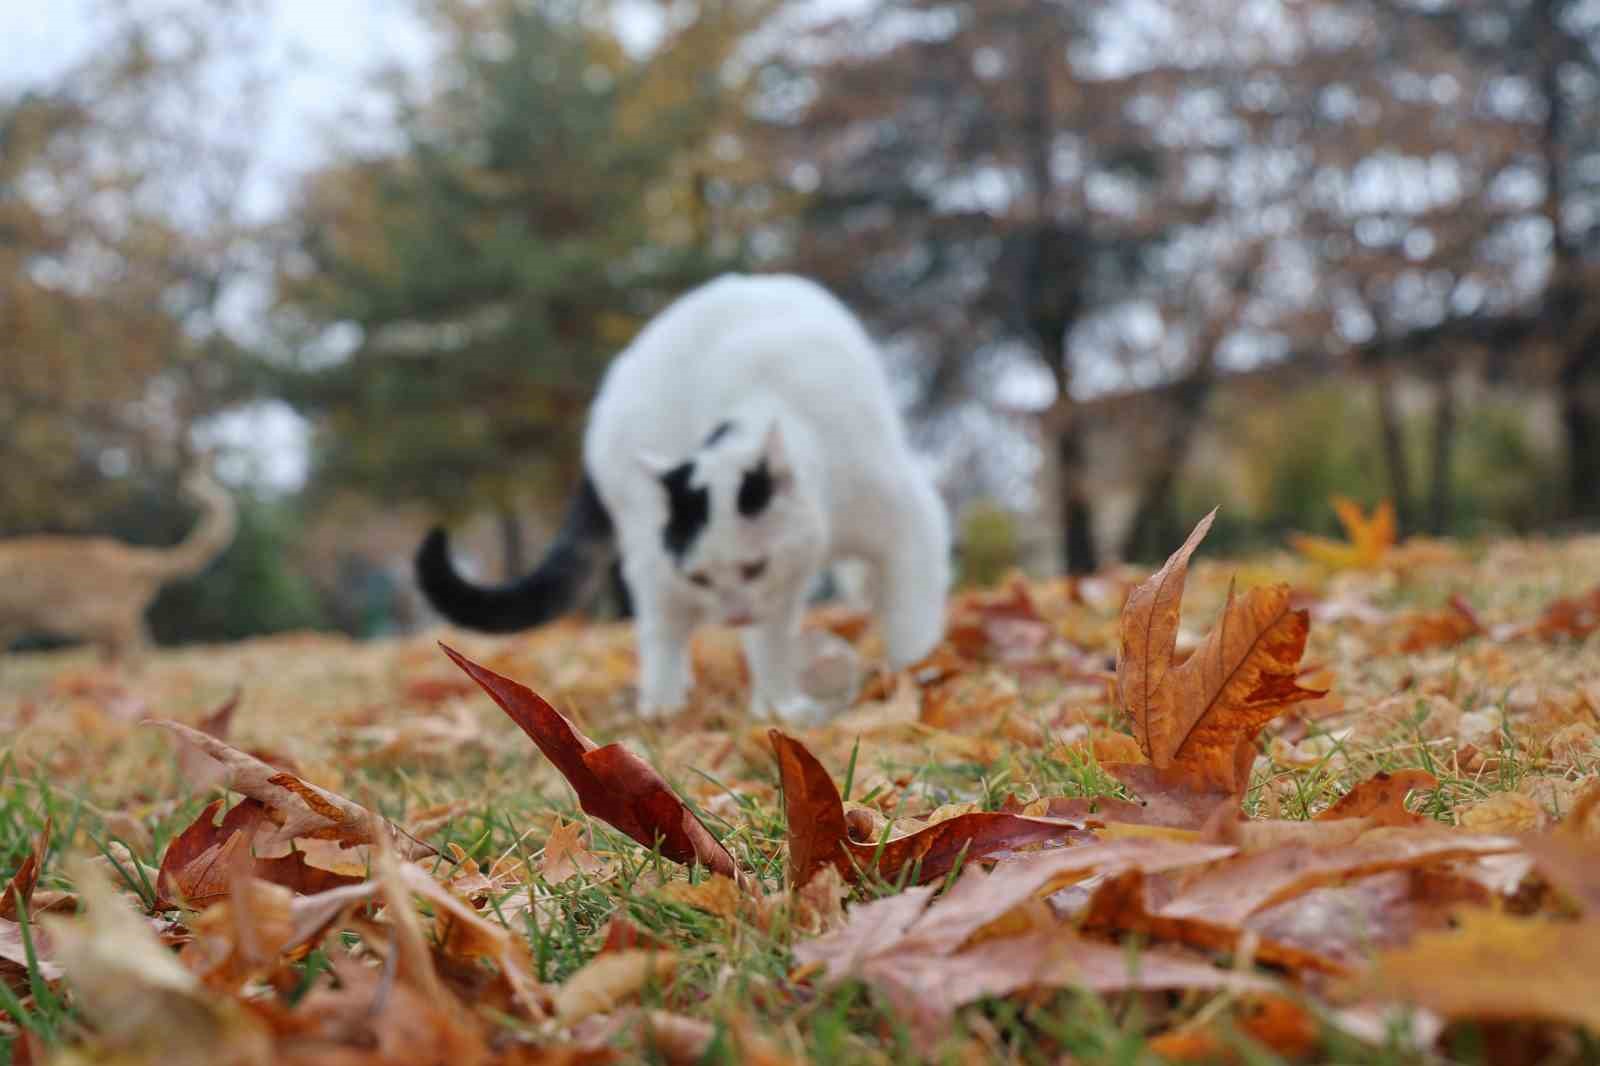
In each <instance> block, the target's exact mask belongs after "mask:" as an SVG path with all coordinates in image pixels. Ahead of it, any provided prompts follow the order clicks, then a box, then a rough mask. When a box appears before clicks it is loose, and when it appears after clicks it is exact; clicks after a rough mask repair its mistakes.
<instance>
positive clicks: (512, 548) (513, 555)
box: [495, 507, 524, 581]
mask: <svg viewBox="0 0 1600 1066" xmlns="http://www.w3.org/2000/svg"><path fill="white" fill-rule="evenodd" d="M495 520H496V522H497V523H498V524H499V527H500V558H501V559H502V560H504V567H505V576H506V580H507V581H515V580H516V579H517V578H519V577H521V576H522V571H523V568H524V559H523V556H522V519H521V518H520V517H519V516H518V515H517V512H516V511H513V510H512V509H511V508H509V507H502V508H501V509H500V510H499V512H497V513H496V515H495Z"/></svg>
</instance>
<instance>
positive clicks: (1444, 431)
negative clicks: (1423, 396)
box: [1428, 370, 1456, 536]
mask: <svg viewBox="0 0 1600 1066" xmlns="http://www.w3.org/2000/svg"><path fill="white" fill-rule="evenodd" d="M1455 448H1456V388H1455V381H1454V379H1453V378H1452V377H1451V375H1450V373H1449V371H1448V370H1446V371H1444V372H1443V374H1442V375H1441V376H1440V378H1439V381H1438V384H1437V385H1436V386H1435V400H1434V409H1433V463H1432V465H1433V484H1432V485H1431V486H1430V491H1429V495H1428V532H1430V533H1432V534H1433V535H1434V536H1443V535H1444V534H1445V533H1446V532H1447V531H1448V530H1449V528H1450V521H1451V519H1452V518H1453V517H1454V514H1453V512H1454V510H1455V493H1454V486H1453V485H1452V483H1451V475H1452V473H1453V472H1454V469H1455Z"/></svg>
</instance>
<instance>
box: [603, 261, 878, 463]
mask: <svg viewBox="0 0 1600 1066" xmlns="http://www.w3.org/2000/svg"><path fill="white" fill-rule="evenodd" d="M755 388H772V389H777V390H780V391H789V392H794V393H802V392H809V391H812V390H813V389H814V388H824V389H827V390H830V391H832V392H834V393H835V394H838V393H841V392H842V393H845V394H850V393H855V394H856V395H861V394H862V393H869V394H872V395H874V396H876V395H877V394H878V393H880V392H883V391H884V385H883V371H882V368H881V366H879V365H878V361H877V356H876V352H875V349H874V348H873V346H872V343H871V341H870V339H869V338H868V336H867V333H866V330H865V329H864V328H863V327H862V326H861V323H860V321H859V320H858V319H857V318H856V317H855V315H853V314H852V313H851V312H850V311H849V309H848V308H846V307H845V306H844V304H842V303H841V302H840V301H839V300H838V299H837V298H835V297H834V296H833V295H832V294H831V293H830V292H828V290H827V289H825V288H823V287H822V286H821V285H819V284H817V283H816V282H814V281H811V280H809V279H807V278H803V277H799V276H797V275H793V274H726V275H723V276H722V277H720V278H717V279H716V280H714V281H710V282H707V283H706V284H704V285H702V286H700V287H699V288H697V289H694V290H691V291H690V292H688V293H686V294H684V295H683V296H681V297H679V298H678V299H677V300H676V301H674V302H673V303H672V304H671V305H669V306H668V307H667V308H666V309H665V310H663V311H662V312H661V313H660V314H658V315H657V316H656V317H655V318H654V319H652V320H651V321H650V322H649V323H648V324H647V325H646V326H645V328H644V329H643V330H641V331H640V332H639V335H638V336H637V337H636V338H634V340H633V342H632V343H631V344H629V345H628V347H627V348H626V349H624V350H623V352H622V353H621V354H620V355H619V356H618V357H617V359H616V360H615V361H614V362H613V363H612V365H611V367H610V368H609V370H608V371H607V373H606V377H605V381H604V382H603V383H602V386H601V390H600V394H599V396H598V397H597V399H596V402H595V407H594V410H593V411H592V412H591V417H590V434H591V438H594V437H596V436H602V437H603V436H610V435H619V436H626V437H628V438H630V439H637V438H638V437H639V435H640V434H641V432H643V433H645V435H647V436H649V437H651V438H653V440H652V443H654V444H656V445H657V446H660V447H666V448H668V449H669V450H670V449H673V448H679V447H682V446H683V445H686V444H693V443H698V441H699V438H700V437H701V436H703V434H704V432H705V431H706V429H707V428H708V427H709V425H711V424H715V423H716V422H717V421H718V420H720V419H721V417H722V416H723V409H724V408H726V407H727V406H728V405H730V404H735V403H737V402H739V400H740V399H741V398H742V396H743V395H744V394H746V393H748V392H749V391H751V390H752V389H755ZM708 419H709V422H708ZM646 424H647V425H648V430H645V425H646Z"/></svg>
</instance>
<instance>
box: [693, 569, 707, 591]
mask: <svg viewBox="0 0 1600 1066" xmlns="http://www.w3.org/2000/svg"><path fill="white" fill-rule="evenodd" d="M689 580H690V581H692V582H693V583H694V584H696V585H699V586H700V587H701V588H703V589H708V588H710V587H711V575H710V574H707V573H705V572H704V571H701V570H696V571H695V572H694V573H692V574H690V575H689Z"/></svg>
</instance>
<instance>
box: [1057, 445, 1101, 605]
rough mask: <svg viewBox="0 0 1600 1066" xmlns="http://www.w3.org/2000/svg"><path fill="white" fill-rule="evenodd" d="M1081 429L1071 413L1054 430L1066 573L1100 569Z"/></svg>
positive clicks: (1063, 556) (1092, 571)
mask: <svg viewBox="0 0 1600 1066" xmlns="http://www.w3.org/2000/svg"><path fill="white" fill-rule="evenodd" d="M1084 452H1085V449H1084V440H1083V429H1082V427H1081V425H1080V424H1079V420H1078V419H1077V418H1076V417H1073V416H1072V415H1070V414H1069V415H1068V417H1067V418H1066V419H1065V420H1064V421H1063V422H1062V424H1061V425H1060V427H1059V428H1058V429H1057V430H1056V457H1057V465H1058V476H1059V478H1060V482H1059V485H1060V492H1061V532H1062V545H1061V547H1062V552H1063V555H1062V560H1061V562H1062V566H1063V568H1064V569H1065V570H1066V572H1067V573H1069V574H1092V573H1094V572H1095V571H1096V570H1097V569H1099V562H1098V560H1097V558H1096V552H1095V547H1094V508H1093V507H1092V505H1091V504H1090V502H1089V494H1088V492H1087V490H1086V489H1085V487H1084V463H1085V461H1086V457H1085V454H1084Z"/></svg>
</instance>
